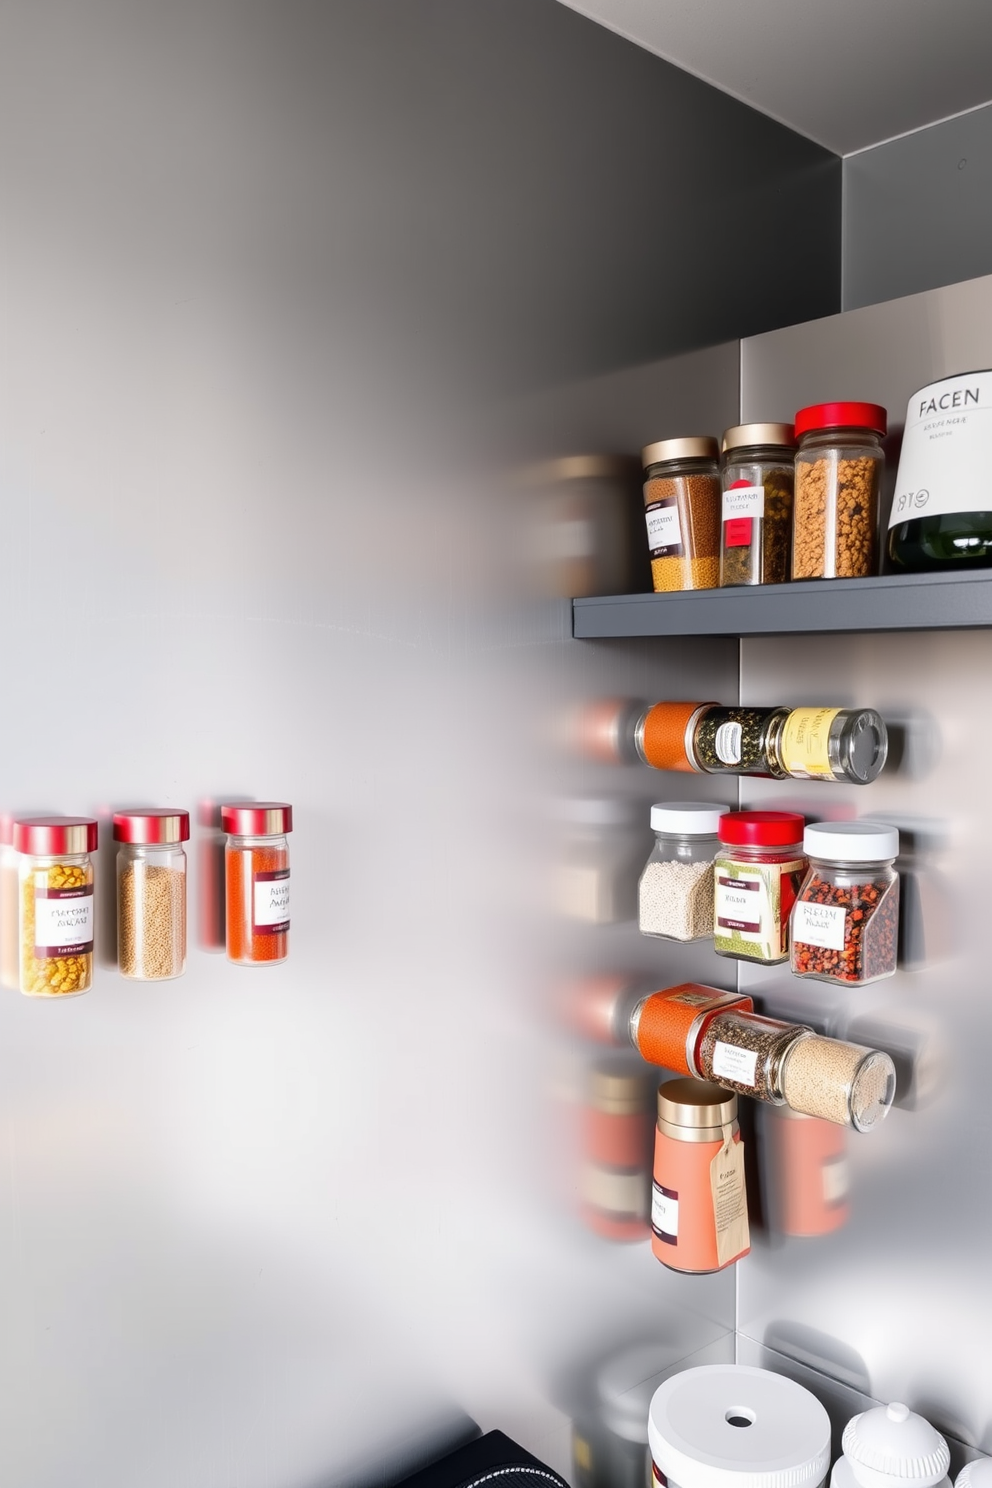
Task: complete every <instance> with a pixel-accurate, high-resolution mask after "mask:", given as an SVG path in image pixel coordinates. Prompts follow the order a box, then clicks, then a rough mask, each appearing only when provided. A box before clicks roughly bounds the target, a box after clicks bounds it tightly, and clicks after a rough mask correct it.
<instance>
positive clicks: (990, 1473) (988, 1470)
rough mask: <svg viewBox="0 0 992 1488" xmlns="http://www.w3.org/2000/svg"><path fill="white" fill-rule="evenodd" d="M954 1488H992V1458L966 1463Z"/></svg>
mask: <svg viewBox="0 0 992 1488" xmlns="http://www.w3.org/2000/svg"><path fill="white" fill-rule="evenodd" d="M954 1488H992V1457H978V1458H976V1459H975V1461H974V1462H966V1463H965V1465H964V1467H963V1468H962V1469H961V1471H960V1472H959V1473H958V1475H957V1477H956V1478H955V1479H954Z"/></svg>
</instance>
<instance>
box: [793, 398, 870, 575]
mask: <svg viewBox="0 0 992 1488" xmlns="http://www.w3.org/2000/svg"><path fill="white" fill-rule="evenodd" d="M886 428H887V418H886V412H885V409H884V408H880V407H879V405H878V404H877V403H814V404H811V405H810V407H808V408H801V409H800V410H799V412H798V413H797V414H796V423H795V429H796V437H797V439H798V441H799V448H798V450H797V452H796V495H795V506H794V511H793V529H792V577H793V578H794V579H856V578H864V577H865V576H866V575H868V574H872V573H874V572H875V538H876V530H877V526H878V488H879V483H880V481H881V476H882V466H883V464H884V462H885V454H884V451H883V449H882V440H883V438H884V437H885V433H886Z"/></svg>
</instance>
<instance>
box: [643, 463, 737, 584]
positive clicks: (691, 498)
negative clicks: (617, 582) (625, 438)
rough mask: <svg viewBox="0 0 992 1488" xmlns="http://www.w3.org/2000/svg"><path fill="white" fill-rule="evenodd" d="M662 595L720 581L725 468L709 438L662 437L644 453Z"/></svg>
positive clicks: (651, 543)
mask: <svg viewBox="0 0 992 1488" xmlns="http://www.w3.org/2000/svg"><path fill="white" fill-rule="evenodd" d="M641 463H642V464H643V466H644V509H645V519H646V521H647V530H648V551H649V553H650V555H651V574H652V579H653V582H654V588H655V593H656V594H661V593H666V592H668V591H670V590H673V589H715V588H716V587H717V585H718V584H719V582H720V464H719V451H718V449H717V442H716V440H715V439H712V438H710V437H709V436H705V437H703V436H695V437H692V438H687V439H659V440H657V441H656V442H655V443H654V444H648V445H645V447H644V449H643V450H642V451H641Z"/></svg>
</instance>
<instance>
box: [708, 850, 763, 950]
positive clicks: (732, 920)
mask: <svg viewBox="0 0 992 1488" xmlns="http://www.w3.org/2000/svg"><path fill="white" fill-rule="evenodd" d="M720 866H721V868H722V867H723V866H724V865H723V864H721V865H720ZM728 869H729V865H728ZM733 871H734V872H735V873H736V874H737V877H736V878H730V877H729V875H728V872H726V871H725V872H723V873H721V874H720V875H719V877H718V878H717V881H716V922H717V925H718V926H719V928H720V929H721V930H730V931H733V930H738V931H740V933H741V935H743V936H744V938H745V939H746V940H758V939H759V938H763V935H762V929H763V926H762V920H763V917H764V916H765V913H766V907H765V901H766V895H765V891H764V889H765V886H764V884H763V882H762V880H761V877H760V875H759V874H757V873H748V872H747V871H746V870H745V869H743V868H741V867H739V866H738V865H737V864H736V863H735V864H734V865H733Z"/></svg>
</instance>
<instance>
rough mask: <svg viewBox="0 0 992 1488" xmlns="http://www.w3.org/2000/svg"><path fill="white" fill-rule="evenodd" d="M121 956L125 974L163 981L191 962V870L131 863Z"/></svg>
mask: <svg viewBox="0 0 992 1488" xmlns="http://www.w3.org/2000/svg"><path fill="white" fill-rule="evenodd" d="M117 959H118V964H119V966H120V969H121V971H122V972H123V974H124V975H125V976H128V977H136V978H139V979H141V980H142V981H149V982H154V981H164V980H166V979H167V978H169V977H176V976H181V975H182V971H183V967H184V966H185V964H186V875H185V874H184V873H181V872H179V871H177V870H176V869H174V868H164V867H159V866H152V865H149V864H147V863H143V862H140V861H138V862H131V863H128V864H127V866H126V867H125V868H124V869H123V871H122V872H121V875H120V878H119V880H118V899H117Z"/></svg>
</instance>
